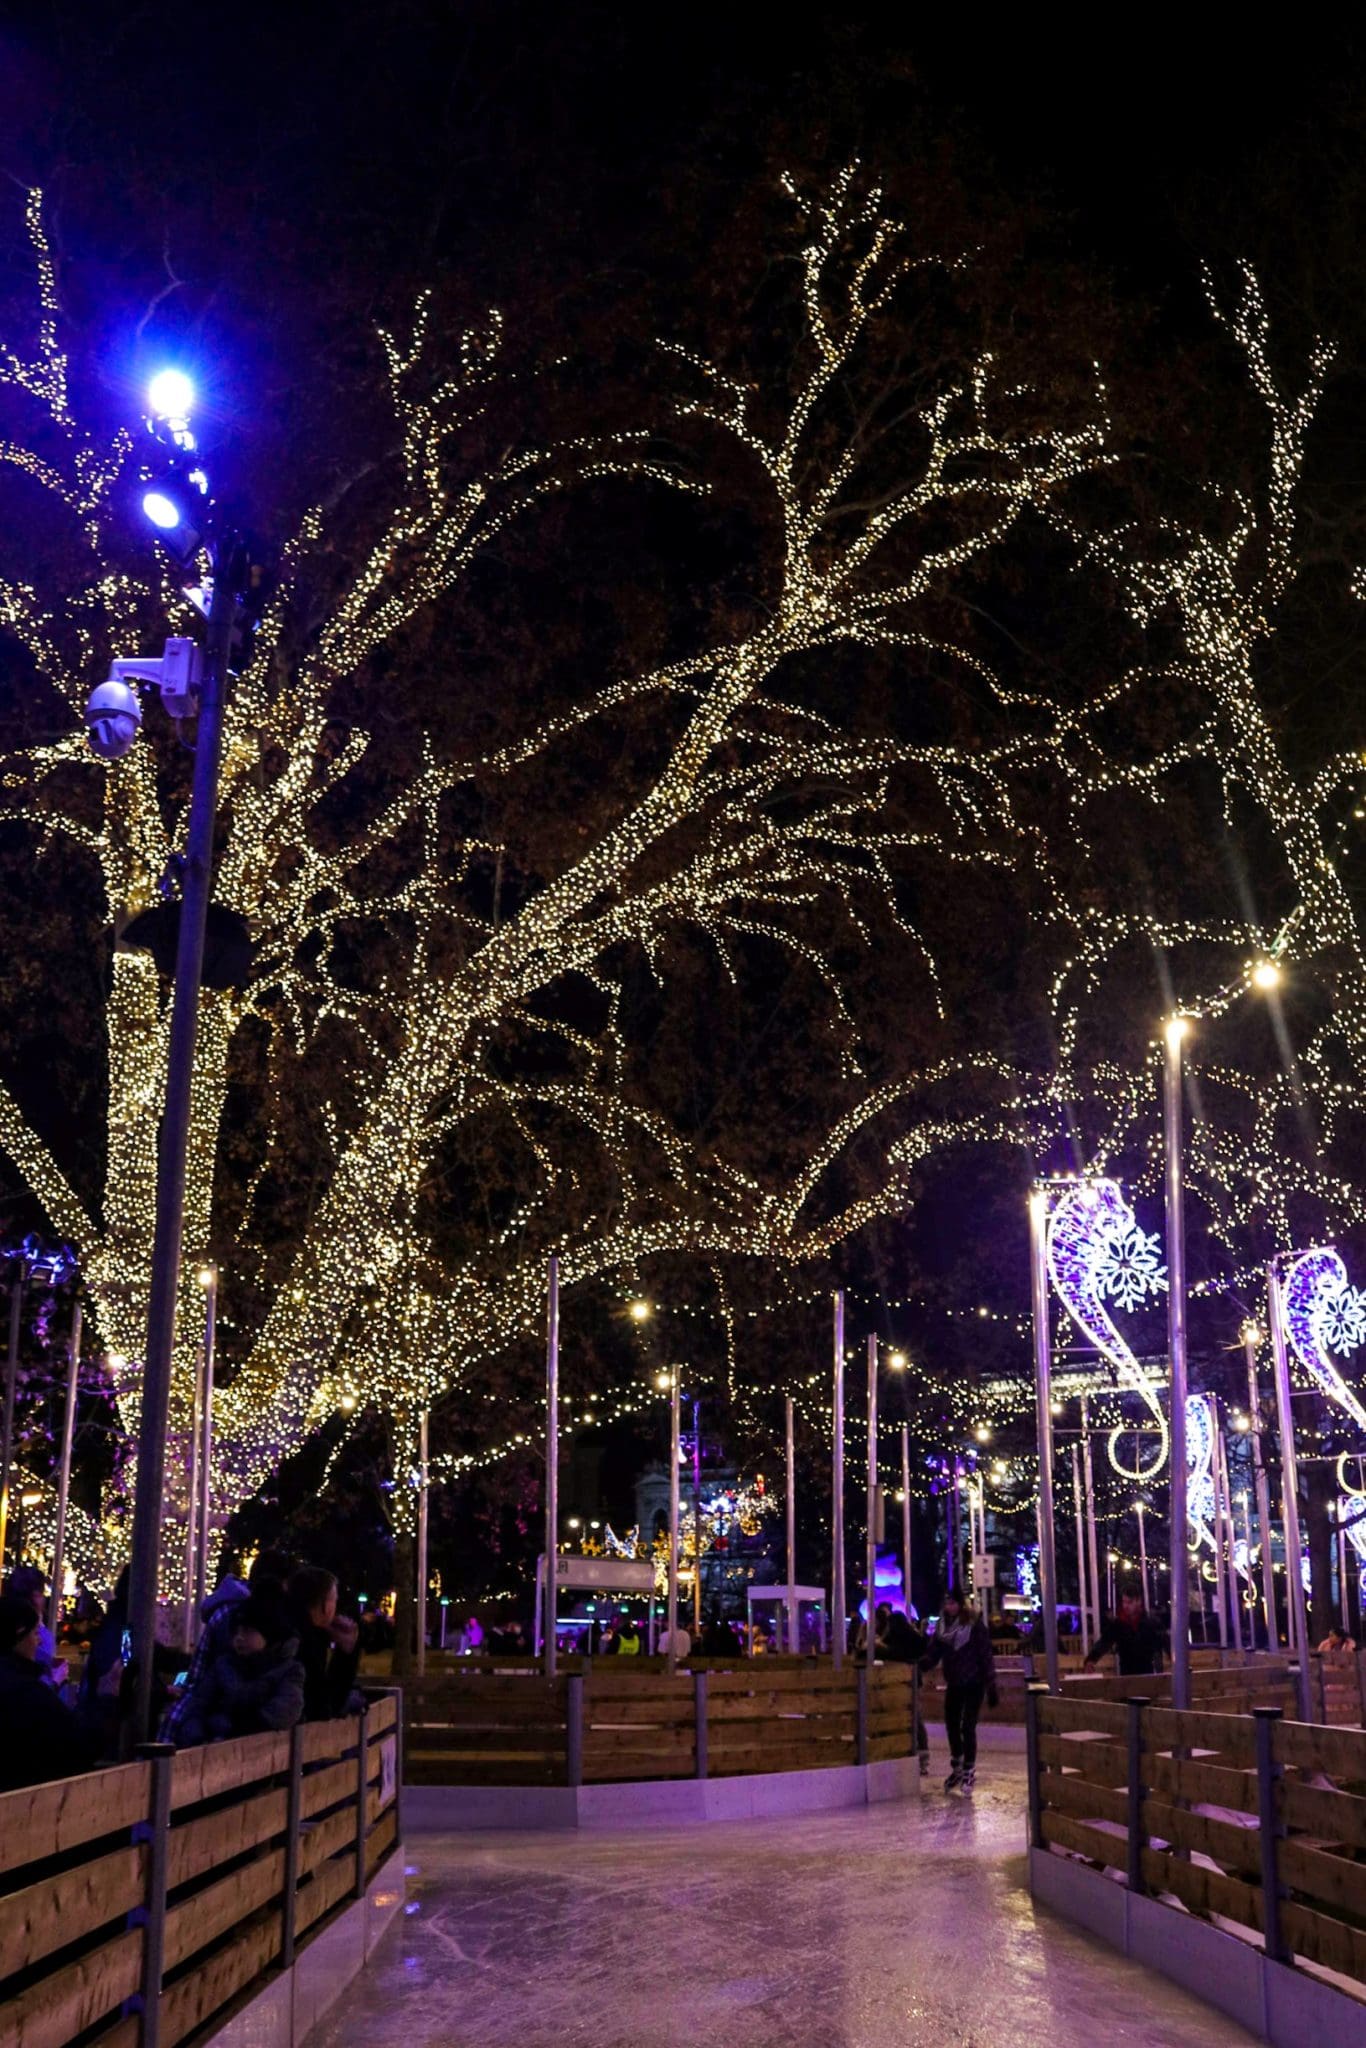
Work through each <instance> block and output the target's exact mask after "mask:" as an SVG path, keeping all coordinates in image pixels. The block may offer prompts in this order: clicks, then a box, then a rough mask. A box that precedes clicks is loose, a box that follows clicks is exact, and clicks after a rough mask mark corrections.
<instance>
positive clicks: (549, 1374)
mask: <svg viewBox="0 0 1366 2048" xmlns="http://www.w3.org/2000/svg"><path fill="white" fill-rule="evenodd" d="M559 1554H560V1262H559V1260H558V1259H557V1258H556V1257H555V1256H554V1255H553V1254H552V1255H551V1260H550V1278H549V1288H548V1311H547V1317H546V1342H545V1594H544V1604H543V1607H542V1625H543V1627H544V1629H545V1675H546V1677H547V1678H548V1679H553V1678H554V1676H555V1665H556V1652H557V1649H558V1643H557V1640H556V1631H555V1609H556V1607H557V1605H558V1602H559V1593H558V1589H557V1586H556V1582H555V1560H556V1559H557V1558H558V1556H559Z"/></svg>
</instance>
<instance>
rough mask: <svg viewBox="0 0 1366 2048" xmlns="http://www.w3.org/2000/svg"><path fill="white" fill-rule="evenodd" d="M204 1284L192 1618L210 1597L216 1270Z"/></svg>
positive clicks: (209, 1269)
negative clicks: (197, 1514)
mask: <svg viewBox="0 0 1366 2048" xmlns="http://www.w3.org/2000/svg"><path fill="white" fill-rule="evenodd" d="M204 1270H205V1272H206V1273H207V1274H208V1276H209V1277H208V1279H207V1280H206V1281H205V1283H204V1370H203V1376H202V1379H201V1381H200V1389H199V1394H200V1408H199V1428H200V1437H199V1516H198V1530H199V1562H198V1567H197V1569H196V1572H195V1593H196V1602H195V1618H196V1620H197V1618H198V1616H199V1615H200V1614H202V1613H203V1611H204V1602H205V1601H206V1600H207V1599H208V1597H209V1545H210V1544H211V1543H212V1541H213V1369H214V1362H215V1360H216V1358H217V1356H218V1268H217V1266H206V1267H205V1269H204Z"/></svg>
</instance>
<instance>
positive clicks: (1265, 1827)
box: [1252, 1707, 1286, 1963]
mask: <svg viewBox="0 0 1366 2048" xmlns="http://www.w3.org/2000/svg"><path fill="white" fill-rule="evenodd" d="M1280 1718H1281V1710H1280V1708H1279V1707H1254V1708H1253V1709H1252V1720H1253V1725H1254V1727H1255V1729H1256V1738H1257V1827H1258V1831H1259V1833H1260V1836H1261V1848H1262V1938H1263V1941H1264V1943H1265V1946H1266V1956H1267V1961H1268V1962H1272V1963H1283V1962H1284V1961H1285V1959H1286V1947H1285V1937H1284V1936H1283V1935H1282V1933H1281V1855H1280V1840H1281V1832H1282V1830H1281V1818H1280V1815H1279V1814H1278V1813H1277V1811H1276V1785H1277V1782H1278V1780H1279V1778H1280V1775H1281V1767H1280V1765H1279V1764H1278V1763H1277V1761H1276V1757H1275V1750H1274V1741H1275V1734H1276V1723H1277V1722H1278V1721H1279V1720H1280Z"/></svg>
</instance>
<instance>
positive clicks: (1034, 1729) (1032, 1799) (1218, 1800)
mask: <svg viewBox="0 0 1366 2048" xmlns="http://www.w3.org/2000/svg"><path fill="white" fill-rule="evenodd" d="M1027 1729H1028V1748H1029V1808H1030V1836H1031V1840H1032V1842H1033V1844H1034V1846H1035V1847H1043V1846H1045V1845H1047V1846H1049V1847H1051V1848H1053V1849H1056V1850H1060V1851H1065V1852H1069V1853H1070V1854H1072V1855H1074V1856H1080V1857H1083V1858H1085V1859H1086V1860H1087V1861H1088V1862H1090V1863H1092V1864H1095V1865H1098V1866H1103V1867H1106V1868H1108V1869H1111V1870H1114V1871H1117V1872H1119V1873H1120V1874H1121V1876H1122V1877H1123V1879H1124V1882H1125V1883H1126V1884H1127V1885H1128V1886H1129V1887H1130V1889H1132V1890H1134V1891H1137V1892H1143V1893H1147V1894H1148V1895H1150V1896H1152V1897H1154V1898H1157V1899H1159V1900H1166V1901H1168V1902H1176V1903H1177V1904H1179V1905H1180V1906H1183V1907H1184V1908H1186V1910H1187V1911H1189V1912H1192V1913H1195V1914H1199V1915H1201V1916H1202V1917H1204V1918H1206V1919H1211V1920H1219V1921H1224V1922H1232V1923H1233V1924H1234V1925H1235V1926H1237V1927H1239V1928H1243V1929H1247V1930H1250V1931H1252V1932H1253V1933H1255V1934H1257V1935H1260V1936H1261V1938H1262V1943H1263V1944H1264V1946H1265V1951H1266V1953H1267V1955H1268V1956H1270V1957H1271V1958H1272V1959H1274V1960H1276V1961H1280V1962H1288V1961H1291V1960H1293V1959H1296V1958H1298V1959H1300V1960H1303V1961H1307V1962H1311V1963H1315V1964H1319V1965H1321V1966H1322V1967H1324V1968H1326V1969H1329V1970H1332V1971H1334V1972H1336V1973H1338V1974H1339V1975H1341V1976H1344V1977H1346V1978H1348V1979H1350V1980H1352V1982H1353V1983H1354V1984H1355V1985H1357V1986H1359V1987H1360V1989H1361V1992H1362V1994H1363V1996H1366V1863H1364V1862H1363V1861H1362V1860H1361V1859H1362V1857H1363V1854H1366V1731H1363V1730H1360V1729H1346V1728H1326V1727H1318V1726H1309V1725H1306V1724H1305V1723H1302V1722H1294V1721H1287V1720H1285V1719H1284V1718H1283V1717H1282V1714H1281V1712H1280V1709H1279V1708H1277V1707H1259V1708H1254V1709H1253V1711H1252V1712H1251V1713H1227V1712H1222V1711H1214V1710H1213V1709H1211V1708H1192V1709H1191V1710H1190V1711H1189V1712H1188V1713H1176V1712H1174V1711H1173V1710H1172V1709H1171V1708H1169V1707H1164V1706H1160V1705H1153V1704H1151V1703H1150V1702H1149V1701H1148V1700H1147V1699H1146V1698H1141V1697H1139V1696H1138V1695H1135V1697H1134V1698H1133V1699H1132V1700H1128V1701H1124V1700H1112V1699H1099V1698H1096V1697H1094V1696H1091V1697H1087V1698H1078V1697H1075V1696H1072V1695H1067V1696H1053V1695H1050V1694H1049V1693H1047V1692H1045V1691H1044V1690H1043V1689H1042V1688H1037V1689H1035V1690H1034V1691H1032V1692H1031V1694H1030V1700H1029V1715H1028V1721H1027Z"/></svg>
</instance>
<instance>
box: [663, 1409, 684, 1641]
mask: <svg viewBox="0 0 1366 2048" xmlns="http://www.w3.org/2000/svg"><path fill="white" fill-rule="evenodd" d="M679 1398H680V1395H679V1380H678V1373H677V1371H676V1370H675V1371H674V1372H672V1373H670V1375H669V1611H668V1615H667V1616H666V1618H665V1626H666V1628H667V1629H668V1631H669V1653H668V1654H669V1673H670V1676H672V1675H673V1673H674V1671H675V1670H676V1669H677V1666H678V1656H677V1652H676V1650H675V1647H674V1645H675V1641H676V1638H677V1635H678V1454H679V1412H678V1403H679Z"/></svg>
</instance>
